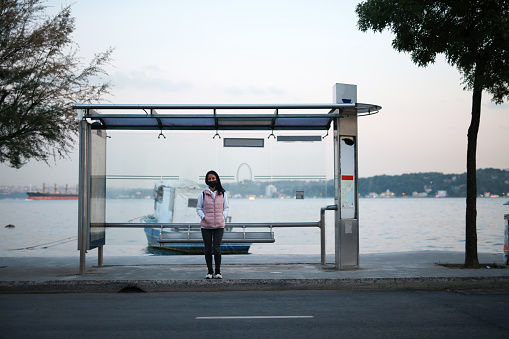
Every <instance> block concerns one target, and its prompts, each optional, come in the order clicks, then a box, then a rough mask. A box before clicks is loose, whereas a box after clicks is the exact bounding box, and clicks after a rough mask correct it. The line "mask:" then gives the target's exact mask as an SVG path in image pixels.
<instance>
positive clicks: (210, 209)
mask: <svg viewBox="0 0 509 339" xmlns="http://www.w3.org/2000/svg"><path fill="white" fill-rule="evenodd" d="M205 183H206V184H207V186H208V188H207V189H206V190H205V191H203V193H202V194H200V195H199V196H198V203H197V205H196V213H198V216H199V217H200V218H201V222H200V225H201V235H202V237H203V243H204V244H205V262H206V263H207V269H208V273H207V275H206V276H205V279H212V278H215V279H223V276H222V275H221V241H222V240H223V233H224V225H225V220H226V217H227V216H228V210H229V204H228V197H227V195H226V194H225V190H224V188H223V186H222V185H221V179H219V175H218V174H217V173H216V172H215V171H208V172H207V175H206V176H205ZM212 252H214V263H215V264H216V268H215V270H213V267H212Z"/></svg>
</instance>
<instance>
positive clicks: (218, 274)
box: [214, 273, 223, 279]
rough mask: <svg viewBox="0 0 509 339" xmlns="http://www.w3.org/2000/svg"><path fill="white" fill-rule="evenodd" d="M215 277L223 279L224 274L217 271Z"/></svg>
mask: <svg viewBox="0 0 509 339" xmlns="http://www.w3.org/2000/svg"><path fill="white" fill-rule="evenodd" d="M214 279H223V276H222V275H221V273H217V274H216V275H214Z"/></svg>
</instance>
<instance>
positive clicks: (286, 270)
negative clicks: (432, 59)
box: [0, 251, 509, 294]
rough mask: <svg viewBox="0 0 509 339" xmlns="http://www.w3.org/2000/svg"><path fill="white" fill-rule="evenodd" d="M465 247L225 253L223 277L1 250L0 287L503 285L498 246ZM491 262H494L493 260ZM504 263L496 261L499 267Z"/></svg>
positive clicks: (160, 264)
mask: <svg viewBox="0 0 509 339" xmlns="http://www.w3.org/2000/svg"><path fill="white" fill-rule="evenodd" d="M463 262H464V253H463V252H447V251H425V252H393V253H372V254H361V255H360V265H359V268H358V269H349V270H336V269H335V266H334V256H333V255H328V256H327V264H326V265H321V264H320V256H319V255H287V254H285V255H267V254H247V255H246V254H245V255H223V263H222V265H221V268H222V274H223V279H222V280H217V279H213V280H205V279H204V278H205V274H206V273H207V270H206V266H205V260H204V257H203V256H202V255H173V256H115V257H108V256H105V257H104V266H103V267H97V255H95V257H94V255H93V254H92V253H90V254H89V255H87V263H86V274H85V275H79V274H78V273H79V256H74V257H58V258H55V257H2V258H0V293H3V294H6V293H78V292H80V293H82V292H87V293H90V292H93V293H103V292H106V293H112V292H113V293H115V292H177V291H188V292H191V291H193V292H194V291H231V290H235V291H242V290H250V291H253V290H304V289H313V290H362V289H375V290H376V289H422V290H431V289H485V290H490V289H491V290H493V289H497V290H508V291H509V267H507V266H504V265H503V254H488V253H479V262H480V263H481V264H483V268H481V269H461V268H449V267H444V266H442V265H438V264H462V263H463ZM494 263H495V264H496V266H497V267H496V268H495V267H493V266H494V265H493V264H494ZM501 267H502V268H501Z"/></svg>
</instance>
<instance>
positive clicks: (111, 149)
mask: <svg viewBox="0 0 509 339" xmlns="http://www.w3.org/2000/svg"><path fill="white" fill-rule="evenodd" d="M274 133H275V134H276V135H273V134H271V133H270V131H269V132H267V131H264V132H257V131H255V132H245V131H242V132H237V131H226V132H225V131H219V135H216V131H163V135H160V131H151V132H122V131H110V133H109V134H110V136H111V138H109V139H108V156H107V176H106V177H107V181H106V183H107V192H106V193H107V208H106V211H107V212H106V213H107V214H106V220H107V222H110V223H115V222H120V223H124V222H148V223H150V222H178V223H184V222H190V223H199V221H200V220H199V217H198V216H197V214H196V201H197V199H198V196H199V195H200V194H201V192H202V191H203V190H204V189H205V188H206V185H205V183H204V176H205V174H206V173H207V171H209V170H215V171H216V172H217V173H218V174H219V176H220V178H221V182H222V184H223V187H224V188H225V189H226V190H227V192H228V195H229V200H230V211H229V217H230V218H229V220H228V221H229V222H233V223H254V222H262V223H269V222H318V221H319V218H320V207H323V206H326V205H330V204H331V203H332V200H331V199H329V200H328V201H327V197H328V196H330V197H333V194H334V190H333V187H332V186H333V183H332V178H333V177H332V175H333V165H332V164H333V161H332V159H331V158H332V157H333V152H332V135H331V136H328V137H327V138H325V139H321V138H320V139H317V138H316V135H317V134H319V133H321V132H318V133H317V132H316V131H315V132H295V131H289V132H276V131H275V132H274ZM269 134H270V137H269ZM285 135H286V136H299V135H308V136H313V137H314V138H312V139H313V140H317V141H314V142H309V141H307V142H298V141H297V142H281V141H277V140H276V137H277V136H285ZM228 138H245V139H262V140H264V144H265V147H263V148H261V147H223V141H224V139H228ZM291 140H294V139H291ZM306 140H309V138H306ZM318 140H319V141H318ZM297 192H303V199H296V196H297ZM249 230H252V231H268V229H266V228H265V229H262V228H260V229H249ZM273 231H274V232H275V237H276V243H277V246H278V247H279V246H293V244H295V243H297V242H298V243H302V239H303V238H304V239H305V244H307V245H306V246H308V245H309V246H312V247H313V253H316V252H319V246H320V240H319V229H318V227H314V228H278V229H274V230H273ZM108 233H111V235H112V238H114V240H119V239H122V238H124V237H125V236H126V235H127V234H129V233H131V234H132V236H136V237H145V235H144V234H143V230H139V229H136V230H126V229H111V232H110V230H108ZM148 236H149V235H147V237H148ZM297 239H298V240H297ZM108 241H109V240H108ZM274 246H275V245H274V244H252V245H251V250H250V252H251V253H256V252H257V251H262V252H263V251H265V253H273V252H271V251H272V249H273V248H274ZM267 251H268V252H267ZM304 253H305V252H304Z"/></svg>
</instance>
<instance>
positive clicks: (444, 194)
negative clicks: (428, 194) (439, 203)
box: [435, 190, 447, 198]
mask: <svg viewBox="0 0 509 339" xmlns="http://www.w3.org/2000/svg"><path fill="white" fill-rule="evenodd" d="M435 197H436V198H445V197H447V191H443V190H441V191H437V194H435Z"/></svg>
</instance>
